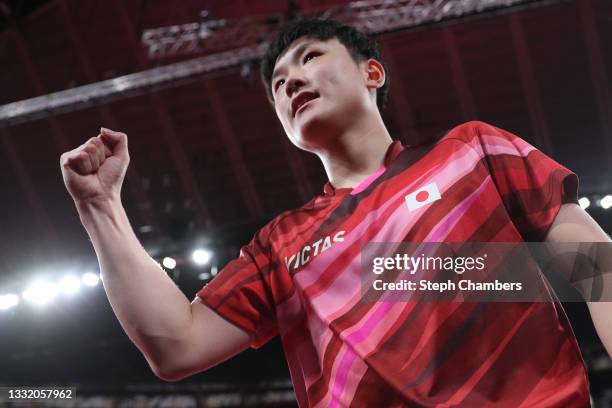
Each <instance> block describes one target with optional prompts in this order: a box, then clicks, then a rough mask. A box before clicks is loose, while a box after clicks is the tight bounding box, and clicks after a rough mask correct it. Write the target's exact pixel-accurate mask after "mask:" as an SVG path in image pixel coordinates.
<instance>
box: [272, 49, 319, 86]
mask: <svg viewBox="0 0 612 408" xmlns="http://www.w3.org/2000/svg"><path fill="white" fill-rule="evenodd" d="M314 42H315V41H307V42H305V43H303V44H302V45H300V46H299V47H297V48H296V49H295V51H294V53H293V56H292V58H291V61H293V62H295V60H296V59H298V58H299V57H300V55H302V53H303V52H304V51H305V50H306V48H308V47H310V46H311V45H312V44H313V43H314ZM279 75H280V74H279V70H277V69H274V72H272V79H271V80H270V82H272V83H274V80H275V79H276V77H278V76H279Z"/></svg>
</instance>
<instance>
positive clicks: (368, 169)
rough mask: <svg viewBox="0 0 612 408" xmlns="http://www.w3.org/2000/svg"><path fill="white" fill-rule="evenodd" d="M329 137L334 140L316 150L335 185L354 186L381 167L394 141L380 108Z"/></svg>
mask: <svg viewBox="0 0 612 408" xmlns="http://www.w3.org/2000/svg"><path fill="white" fill-rule="evenodd" d="M326 140H331V141H333V143H332V144H330V145H326V146H325V148H321V149H317V150H318V151H316V152H315V153H316V154H317V156H319V159H321V162H322V163H323V167H324V168H325V172H326V173H327V178H328V179H329V181H330V183H331V184H332V185H333V186H334V187H335V188H354V187H355V186H357V185H358V184H359V183H361V182H362V181H363V180H365V179H366V178H367V177H368V176H370V175H371V174H372V173H374V172H375V171H376V170H378V169H379V168H380V166H382V165H383V164H384V159H385V154H386V152H387V150H388V148H389V146H390V145H391V143H392V142H393V140H392V139H391V136H390V135H389V132H388V131H387V128H386V127H385V124H384V123H383V121H382V118H381V117H380V114H378V112H376V114H372V115H364V116H363V117H361V118H360V119H359V120H357V121H355V122H354V123H352V124H351V126H350V128H348V129H345V130H344V131H341V132H338V134H335V135H327V137H326Z"/></svg>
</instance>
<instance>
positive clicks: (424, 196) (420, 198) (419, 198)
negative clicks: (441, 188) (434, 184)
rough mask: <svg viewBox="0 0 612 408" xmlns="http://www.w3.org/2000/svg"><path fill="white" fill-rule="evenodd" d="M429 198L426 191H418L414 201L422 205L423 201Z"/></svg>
mask: <svg viewBox="0 0 612 408" xmlns="http://www.w3.org/2000/svg"><path fill="white" fill-rule="evenodd" d="M428 198H429V193H428V192H427V191H426V190H423V191H420V192H419V193H418V194H417V195H416V197H415V199H416V200H417V201H418V202H419V203H422V202H423V201H425V200H427V199H428Z"/></svg>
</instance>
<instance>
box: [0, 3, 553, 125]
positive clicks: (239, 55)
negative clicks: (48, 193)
mask: <svg viewBox="0 0 612 408" xmlns="http://www.w3.org/2000/svg"><path fill="white" fill-rule="evenodd" d="M560 1H564V0H472V1H465V0H418V1H417V0H395V1H392V0H361V1H357V2H352V3H349V4H347V5H345V7H340V8H333V7H332V8H331V9H330V8H329V5H324V6H323V8H322V9H321V10H319V13H318V14H317V12H315V11H314V10H313V14H309V15H311V16H319V17H321V16H323V17H334V18H338V19H340V20H341V21H344V22H347V23H349V24H354V25H355V26H357V27H360V28H361V29H362V30H363V31H365V32H366V33H367V34H370V35H372V36H374V35H376V34H381V33H384V32H389V31H398V30H403V29H409V28H416V27H419V26H422V25H424V24H441V23H444V22H446V21H450V20H456V19H459V18H466V19H467V18H472V17H478V16H481V15H482V14H483V13H486V12H490V13H500V12H506V11H509V10H513V9H515V8H517V7H536V6H544V5H549V4H554V3H558V2H560ZM115 4H118V7H122V8H123V7H124V6H123V5H122V4H120V2H118V1H117V0H115ZM120 10H121V9H120ZM330 13H331V14H330ZM125 16H127V13H125V12H123V13H122V17H121V19H122V21H123V20H126V18H125ZM127 20H128V21H127V23H126V22H124V24H128V27H129V28H130V32H131V35H130V36H129V38H128V41H129V42H130V43H131V45H132V50H133V51H134V52H135V53H136V54H137V59H138V60H139V61H141V62H142V61H143V59H144V64H140V65H141V67H146V65H147V64H146V58H145V57H144V51H143V50H142V48H141V44H140V43H138V41H137V39H138V38H139V36H138V35H137V34H136V32H135V30H134V28H133V25H132V23H131V22H130V21H129V17H128V18H127ZM280 21H281V20H279V22H280ZM231 25H232V27H233V30H230V32H232V33H234V32H235V31H237V30H238V29H237V28H236V26H238V27H240V29H243V30H251V31H253V30H256V31H257V30H261V29H262V27H261V26H260V25H257V24H253V18H252V17H246V18H243V19H241V20H240V21H235V22H233V23H232V24H231ZM266 27H267V25H266ZM166 28H168V27H166ZM172 28H173V27H170V29H169V30H167V31H168V32H169V34H168V35H173V36H174V37H176V36H175V35H174V34H173V33H174V31H173V30H172ZM266 29H269V27H267V28H266ZM238 31H239V30H238ZM257 33H258V35H259V34H260V33H259V31H257ZM251 34H252V33H251ZM190 35H191V34H190ZM219 35H222V33H220V34H219ZM174 37H168V38H162V39H161V40H160V41H161V42H162V43H163V44H166V45H167V46H170V47H171V48H172V44H171V43H172V41H173V38H174ZM174 40H176V41H180V38H179V39H174ZM266 48H267V42H266V41H263V42H261V43H258V44H252V45H249V46H245V47H242V48H236V49H233V50H229V51H224V52H218V53H214V54H211V55H206V56H203V57H199V58H195V59H192V60H189V61H182V62H177V63H174V64H169V65H165V66H160V67H156V68H152V69H148V70H143V71H142V72H136V73H133V74H129V75H124V76H122V77H119V78H113V79H109V80H106V81H100V82H97V83H94V84H89V85H84V86H81V87H78V88H73V89H68V90H64V91H61V92H55V93H52V94H49V95H44V96H42V97H38V98H31V99H26V100H23V101H18V102H13V103H9V104H6V105H2V106H0V126H6V125H7V124H11V123H21V122H27V121H31V120H34V119H37V118H41V117H46V116H50V115H54V114H57V113H61V112H70V111H75V110H78V109H83V108H86V107H89V106H92V105H94V104H96V103H101V102H103V101H109V100H114V99H120V98H125V97H128V96H134V95H140V94H142V93H145V92H149V91H150V90H151V89H160V88H162V87H173V86H178V85H180V84H184V83H186V82H188V81H194V80H195V79H196V78H198V77H201V76H202V75H205V74H210V73H214V72H219V71H221V70H226V69H228V68H235V67H237V66H240V65H241V64H243V63H245V62H252V61H254V60H258V59H260V57H261V56H262V55H263V53H264V52H265V49H266ZM141 69H142V68H141Z"/></svg>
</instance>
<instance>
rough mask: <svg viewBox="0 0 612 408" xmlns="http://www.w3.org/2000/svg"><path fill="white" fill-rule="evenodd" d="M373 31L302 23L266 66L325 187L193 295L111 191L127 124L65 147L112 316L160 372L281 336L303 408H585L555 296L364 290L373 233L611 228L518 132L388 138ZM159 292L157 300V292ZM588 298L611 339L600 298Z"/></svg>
mask: <svg viewBox="0 0 612 408" xmlns="http://www.w3.org/2000/svg"><path fill="white" fill-rule="evenodd" d="M386 75H387V73H386V69H385V66H384V63H383V60H382V58H381V56H380V55H379V53H378V51H377V49H376V46H375V44H374V43H373V42H372V41H371V40H370V39H368V38H367V37H365V36H364V35H362V34H361V33H359V32H358V31H356V30H355V29H353V28H351V27H346V26H342V25H340V24H337V23H335V22H331V21H317V20H305V21H301V22H297V23H295V24H292V25H290V26H288V27H286V28H285V29H283V30H282V32H281V33H280V34H279V36H278V37H277V39H276V40H275V41H274V42H273V44H272V45H271V47H270V49H269V52H268V53H267V55H266V56H265V58H264V60H263V61H262V78H263V80H264V84H265V86H266V89H268V91H269V92H268V96H269V98H270V101H271V103H272V104H273V106H274V109H275V111H276V113H277V115H278V118H279V120H280V121H281V123H282V125H283V128H284V129H285V132H286V133H287V136H288V137H289V138H290V139H291V141H292V142H293V143H294V144H295V145H296V146H298V147H299V148H301V149H303V150H307V151H310V152H313V153H315V154H316V155H318V156H319V158H320V159H321V162H322V164H323V166H324V167H325V170H326V172H327V175H328V178H329V182H328V183H327V184H326V185H325V187H324V192H323V194H322V195H320V196H317V197H315V198H313V199H312V200H311V201H310V202H308V203H307V204H305V205H304V206H302V207H301V208H298V209H295V210H291V211H287V212H285V213H282V214H280V215H279V216H277V217H276V218H274V219H273V220H272V221H270V223H268V224H267V225H266V226H265V227H263V228H262V229H261V230H260V231H258V232H257V233H256V234H255V236H254V238H253V240H252V241H251V242H250V243H249V244H248V245H247V246H245V247H243V248H242V250H241V252H240V256H239V257H238V258H237V259H235V260H233V261H232V262H230V263H229V264H228V265H227V266H226V267H225V268H224V269H223V271H222V272H221V273H220V274H219V275H218V276H217V277H216V278H215V279H213V281H211V283H210V284H208V285H207V286H206V287H204V288H203V289H202V290H200V291H199V292H198V294H197V297H196V299H195V300H194V301H193V302H192V303H191V304H190V303H189V302H188V300H187V299H186V298H185V296H184V295H183V294H182V293H181V292H180V291H179V290H178V289H177V287H176V286H175V285H174V284H173V282H172V281H171V280H170V278H169V277H168V276H167V275H166V273H165V272H163V271H162V270H161V269H160V268H159V266H158V265H157V264H156V263H155V262H154V261H153V260H152V259H151V258H150V257H149V256H148V255H147V254H146V252H145V251H144V249H143V248H142V247H141V245H140V244H139V242H138V240H137V238H136V237H135V235H134V233H133V231H132V229H131V227H130V225H129V221H128V219H127V216H126V214H125V212H124V210H123V207H122V205H121V201H120V188H121V184H122V180H123V177H124V175H125V171H126V168H127V165H128V162H129V157H128V152H127V137H126V135H125V134H122V133H118V132H113V131H110V130H107V129H102V130H101V133H100V135H98V136H97V137H94V138H92V139H90V140H89V141H88V142H86V143H85V144H84V145H82V146H80V147H79V148H77V149H75V150H73V151H71V152H68V153H65V154H64V155H62V159H61V166H62V171H63V175H64V180H65V183H66V186H67V188H68V190H69V192H70V193H71V195H72V197H73V198H74V200H75V203H76V206H77V209H78V211H79V215H80V217H81V221H82V223H83V225H84V226H85V228H86V229H87V231H88V233H89V235H90V237H91V240H92V242H93V244H94V247H95V249H96V252H97V255H98V258H99V262H100V270H101V273H102V276H103V281H104V287H105V290H106V292H107V294H108V297H109V300H110V302H111V305H112V307H113V310H114V311H115V313H116V315H117V317H118V319H119V321H120V322H121V325H122V326H123V328H124V329H125V331H126V333H127V334H128V335H129V336H130V338H131V339H132V341H133V342H134V343H135V344H136V346H137V347H138V348H139V349H140V350H141V351H142V353H143V354H144V356H145V358H146V359H147V361H148V363H149V364H150V366H151V368H152V369H153V371H154V372H155V373H156V374H157V375H158V376H159V377H160V378H163V379H166V380H178V379H181V378H184V377H187V376H189V375H191V374H193V373H197V372H200V371H202V370H206V369H207V368H209V367H211V366H214V365H215V364H218V363H219V362H221V361H223V360H225V359H227V358H229V357H230V356H232V355H234V354H236V353H238V352H240V351H241V350H243V349H245V348H246V347H248V346H252V347H255V348H257V347H260V346H261V345H262V344H264V343H265V342H266V341H268V340H269V339H270V338H272V337H273V336H276V335H280V336H281V338H282V342H283V345H284V348H285V353H286V356H287V360H288V363H289V368H290V371H291V376H292V379H293V383H294V387H295V392H296V396H297V399H298V402H299V403H300V406H304V407H305V406H349V405H353V406H377V407H383V406H433V405H440V406H468V407H471V406H487V405H493V404H496V405H498V406H559V407H567V406H587V405H588V404H589V390H588V382H587V376H586V372H585V368H584V364H583V361H582V358H581V356H580V351H579V348H578V345H577V343H576V340H575V338H574V335H573V333H572V331H571V328H570V327H569V324H568V322H567V319H566V318H565V315H564V314H563V312H562V310H561V308H560V306H559V304H557V303H554V302H552V301H551V302H538V303H475V302H471V303H470V302H465V303H461V302H454V303H434V302H364V301H362V294H361V278H360V273H361V268H360V251H361V248H362V246H363V245H364V244H366V243H368V242H371V241H378V242H381V241H387V242H468V241H471V242H495V241H499V242H521V241H551V242H558V241H572V242H573V241H604V242H609V239H608V237H607V235H606V234H605V233H604V232H603V231H602V230H601V229H600V228H599V227H598V226H597V224H596V223H595V222H594V221H593V220H592V219H591V218H590V217H589V216H588V215H587V214H586V213H585V212H584V211H582V210H581V209H580V207H579V206H578V205H577V204H576V198H577V184H578V180H577V177H576V175H575V174H573V173H572V172H571V171H569V170H568V169H566V168H565V167H563V166H561V165H559V164H557V163H555V162H554V161H553V160H551V159H550V158H548V157H546V156H545V155H543V154H542V153H540V152H539V151H538V150H536V149H535V148H533V147H532V146H530V145H529V144H527V143H526V142H525V141H523V140H521V139H520V138H518V137H516V136H514V135H512V134H510V133H508V132H505V131H503V130H501V129H498V128H495V127H493V126H490V125H487V124H485V123H482V122H470V123H467V124H464V125H461V126H458V127H456V128H455V129H453V130H451V131H450V132H448V133H447V134H446V135H444V136H443V137H441V138H438V139H437V140H435V141H432V142H431V143H429V144H423V145H419V146H413V147H407V148H404V147H402V146H401V145H400V144H399V143H398V142H393V141H392V139H391V137H390V135H389V133H388V131H387V129H386V127H385V125H384V123H383V121H382V119H381V115H380V110H379V108H380V107H381V106H382V105H383V104H384V100H385V96H386V91H387V87H388V83H389V81H388V78H387V76H386ZM160 300H161V301H160ZM589 306H590V310H591V314H592V316H593V319H594V322H595V325H596V327H597V329H598V332H599V334H600V336H601V338H602V340H603V342H604V344H605V345H606V347H607V349H608V351H610V350H612V328H611V327H610V321H609V320H605V319H606V318H605V314H606V313H609V311H610V306H609V304H605V303H601V304H591V305H589Z"/></svg>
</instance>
